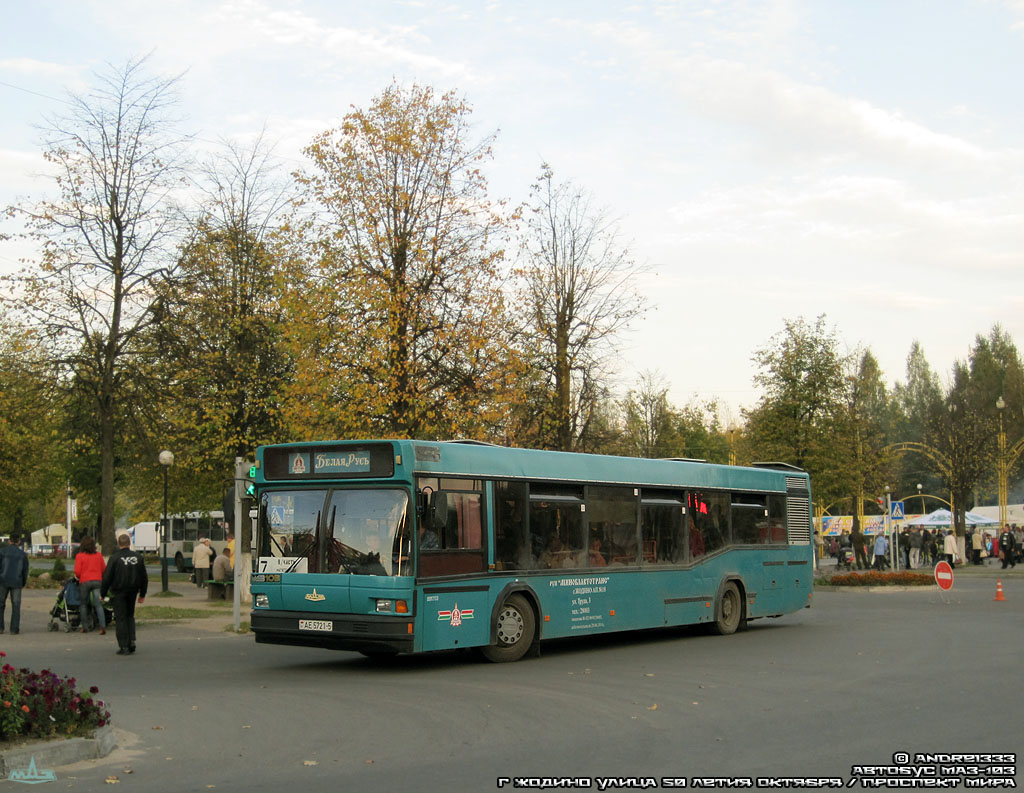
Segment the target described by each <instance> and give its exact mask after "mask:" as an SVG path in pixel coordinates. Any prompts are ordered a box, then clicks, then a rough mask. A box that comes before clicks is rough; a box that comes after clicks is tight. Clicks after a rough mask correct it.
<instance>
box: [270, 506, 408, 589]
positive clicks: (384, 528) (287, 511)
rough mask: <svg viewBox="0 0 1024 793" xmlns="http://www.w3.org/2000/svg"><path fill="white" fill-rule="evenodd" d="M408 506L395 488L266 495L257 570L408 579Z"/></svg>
mask: <svg viewBox="0 0 1024 793" xmlns="http://www.w3.org/2000/svg"><path fill="white" fill-rule="evenodd" d="M408 503H409V499H408V495H407V494H406V493H405V491H403V490H395V489H369V488H366V489H344V490H322V489H318V490H271V491H264V493H263V495H262V497H261V499H260V512H259V526H260V542H259V546H260V547H259V569H260V571H261V572H306V573H321V572H322V573H343V574H344V573H348V574H353V575H410V574H411V567H410V561H411V560H410V559H409V547H410V538H409V536H408V528H407V520H406V515H407V511H408Z"/></svg>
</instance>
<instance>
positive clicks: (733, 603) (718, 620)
mask: <svg viewBox="0 0 1024 793" xmlns="http://www.w3.org/2000/svg"><path fill="white" fill-rule="evenodd" d="M742 620H743V600H742V599H741V598H740V590H739V589H738V588H737V587H736V584H734V583H733V582H732V581H730V582H729V583H727V584H726V585H725V588H724V589H723V590H722V597H721V598H720V599H719V601H718V609H717V610H716V614H715V625H714V628H715V633H717V634H719V635H720V636H728V635H729V634H730V633H736V629H737V628H738V627H739V626H740V622H741V621H742Z"/></svg>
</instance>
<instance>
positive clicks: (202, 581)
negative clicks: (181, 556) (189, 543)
mask: <svg viewBox="0 0 1024 793" xmlns="http://www.w3.org/2000/svg"><path fill="white" fill-rule="evenodd" d="M212 558H213V548H211V547H210V538H209V537H204V538H203V539H201V540H200V541H199V542H197V543H196V547H195V548H193V549H192V569H193V570H195V571H196V586H198V587H205V586H206V582H207V581H209V580H210V559H212Z"/></svg>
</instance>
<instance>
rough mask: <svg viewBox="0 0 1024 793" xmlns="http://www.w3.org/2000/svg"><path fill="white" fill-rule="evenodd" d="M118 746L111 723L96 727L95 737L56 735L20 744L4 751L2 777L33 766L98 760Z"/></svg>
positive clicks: (0, 756) (0, 755)
mask: <svg viewBox="0 0 1024 793" xmlns="http://www.w3.org/2000/svg"><path fill="white" fill-rule="evenodd" d="M116 745H117V740H116V738H115V737H114V728H113V727H111V726H110V725H109V724H107V725H105V726H103V727H98V728H97V729H96V730H94V731H93V734H92V737H91V738H68V739H67V740H61V739H59V738H55V739H53V740H48V741H34V742H31V743H22V744H18V745H17V746H15V747H13V748H11V749H6V750H4V751H0V779H7V778H8V777H9V776H10V774H11V772H12V771H26V770H28V768H29V766H30V765H32V766H34V767H35V768H36V769H40V771H42V770H45V769H50V768H53V767H54V766H61V765H70V764H71V763H77V762H79V761H81V760H96V759H98V758H100V757H106V756H107V755H108V754H110V753H111V752H112V751H114V747H115V746H116Z"/></svg>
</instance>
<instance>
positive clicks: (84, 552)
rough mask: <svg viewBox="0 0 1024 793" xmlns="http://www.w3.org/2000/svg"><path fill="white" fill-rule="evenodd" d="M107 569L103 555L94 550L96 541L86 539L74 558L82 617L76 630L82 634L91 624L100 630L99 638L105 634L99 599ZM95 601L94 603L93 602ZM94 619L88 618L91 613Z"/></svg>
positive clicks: (105, 625) (104, 620)
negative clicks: (94, 624)
mask: <svg viewBox="0 0 1024 793" xmlns="http://www.w3.org/2000/svg"><path fill="white" fill-rule="evenodd" d="M106 569H107V564H106V562H104V561H103V554H101V553H100V552H99V551H97V550H96V540H95V539H94V538H92V537H86V538H84V539H83V540H82V544H81V545H79V546H78V556H76V557H75V578H77V579H78V594H79V597H80V599H81V604H80V605H79V613H80V614H81V615H82V619H81V626H80V627H79V628H78V630H80V631H81V632H82V633H88V632H89V631H91V630H92V623H93V622H94V621H95V623H96V627H97V628H99V629H100V636H102V635H103V634H105V633H106V632H107V619H106V614H104V613H103V601H102V599H101V598H100V589H101V588H102V586H103V573H104V572H105V571H106ZM94 601H95V602H94ZM93 610H94V613H95V614H96V619H95V620H92V619H91V618H90V617H89V612H90V611H93Z"/></svg>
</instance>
